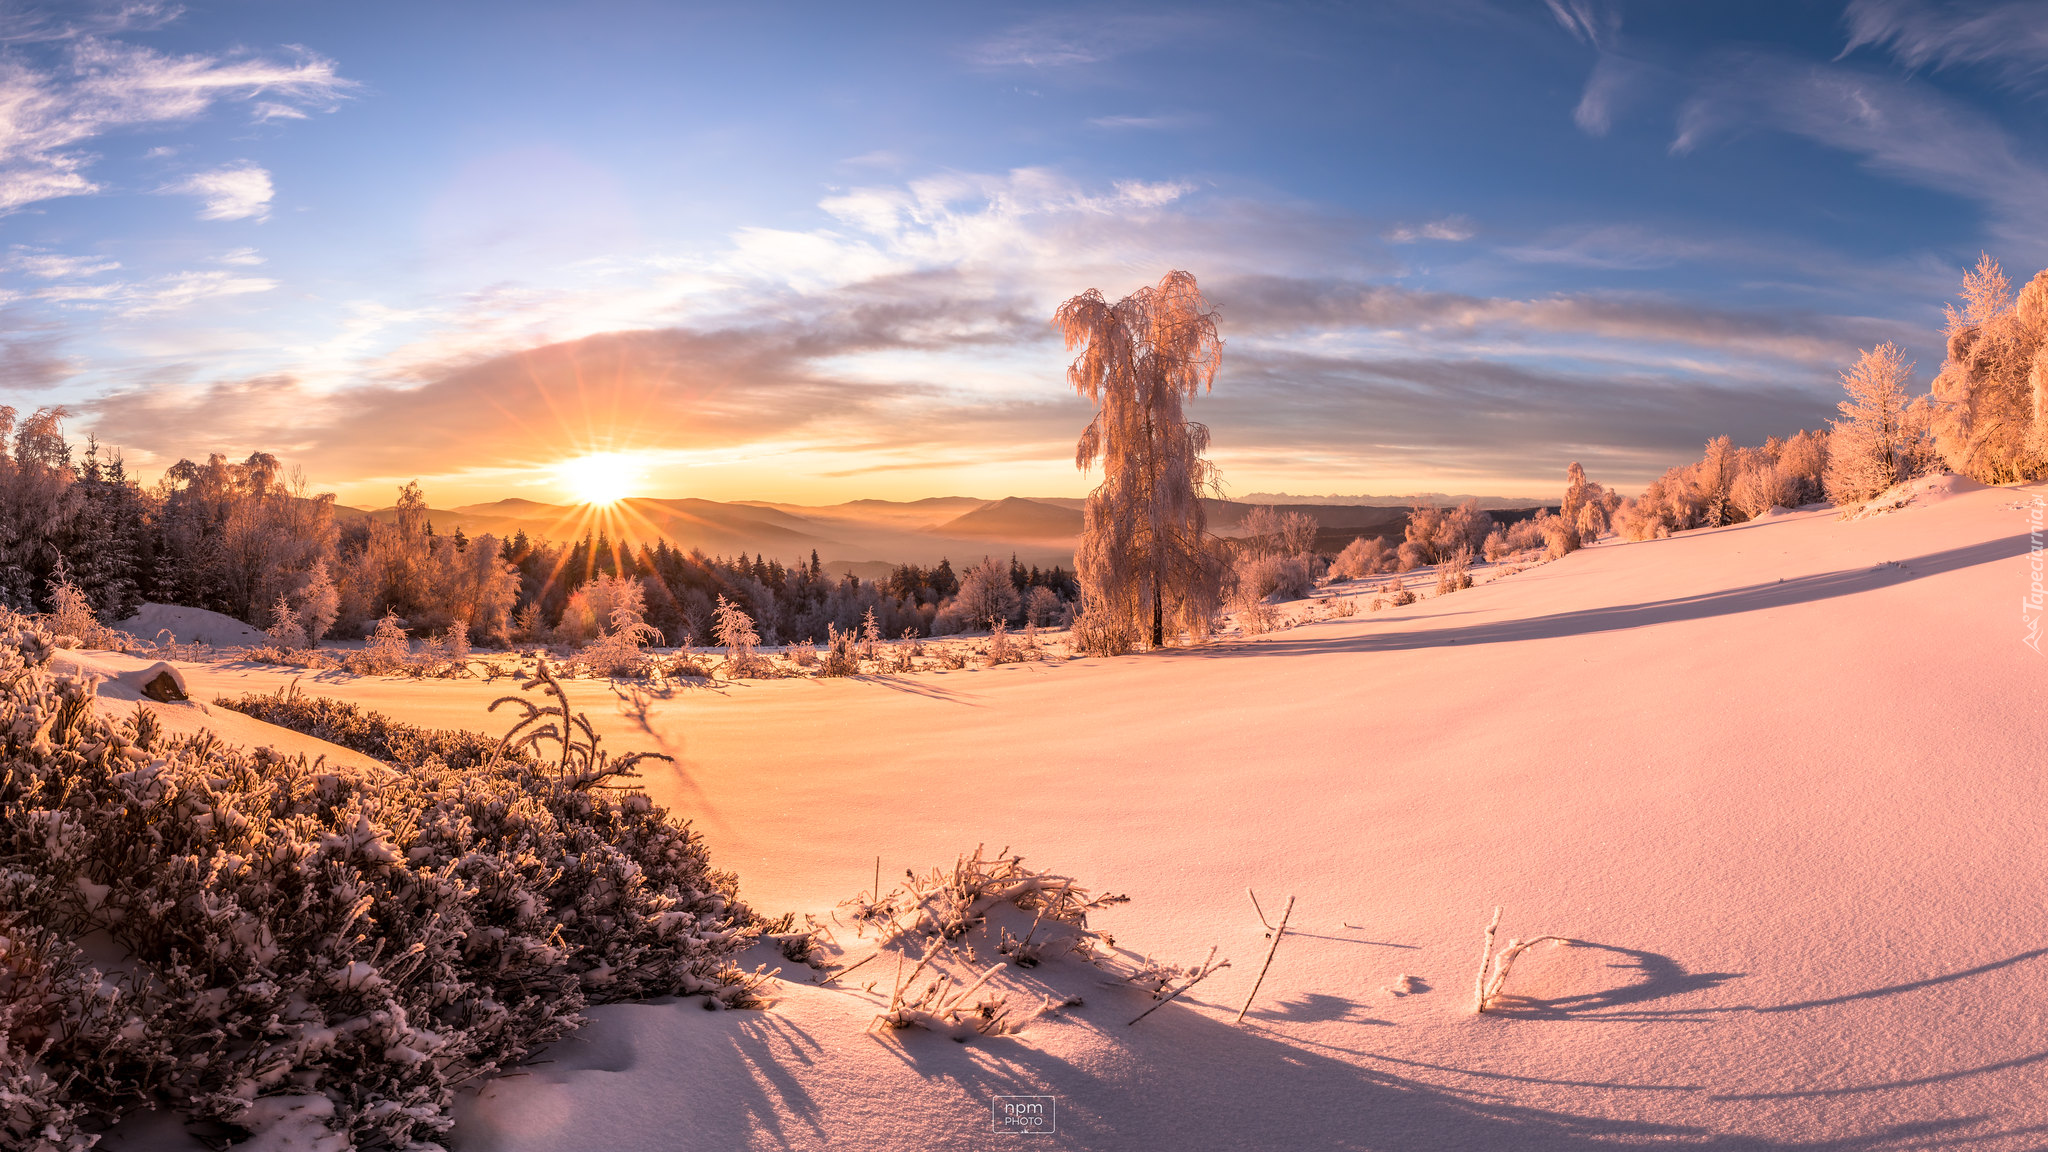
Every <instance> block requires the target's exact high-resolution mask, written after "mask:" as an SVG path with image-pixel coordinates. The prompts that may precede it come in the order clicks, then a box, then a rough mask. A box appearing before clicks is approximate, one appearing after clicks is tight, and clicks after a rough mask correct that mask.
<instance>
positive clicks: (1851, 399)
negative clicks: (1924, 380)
mask: <svg viewBox="0 0 2048 1152" xmlns="http://www.w3.org/2000/svg"><path fill="white" fill-rule="evenodd" d="M1912 374H1913V366H1912V365H1911V364H1909V363H1907V362H1906V357H1905V354H1904V353H1902V352H1900V351H1899V347H1898V345H1896V344H1891V343H1884V344H1880V345H1878V346H1877V347H1875V348H1872V349H1870V350H1869V351H1867V352H1865V353H1863V355H1862V356H1861V357H1860V358H1859V359H1858V360H1857V361H1856V365H1855V367H1853V368H1851V369H1849V370H1848V371H1847V372H1844V373H1842V387H1843V389H1844V390H1845V391H1846V392H1847V393H1848V395H1847V396H1846V397H1845V398H1844V399H1843V400H1842V402H1841V404H1840V405H1839V407H1840V408H1841V411H1842V418H1841V419H1839V420H1836V421H1835V422H1834V433H1833V434H1832V435H1830V436H1829V437H1828V462H1827V490H1828V498H1829V499H1831V500H1833V501H1834V502H1835V503H1837V504H1848V503H1853V502H1855V501H1858V500H1868V499H1870V498H1871V497H1872V496H1875V495H1877V494H1878V493H1880V492H1882V491H1884V490H1885V489H1887V488H1890V487H1891V486H1892V485H1894V484H1897V483H1898V482H1899V481H1901V480H1906V479H1909V478H1911V477H1912V476H1914V475H1915V474H1917V473H1918V472H1919V471H1921V470H1923V469H1924V468H1925V467H1926V466H1927V465H1928V464H1929V463H1930V461H1929V459H1928V456H1929V454H1930V451H1929V449H1930V446H1929V444H1928V442H1927V441H1928V435H1927V433H1928V422H1929V412H1928V409H1927V407H1926V406H1925V405H1924V404H1919V403H1915V402H1914V401H1913V399H1912V398H1911V397H1910V396H1909V395H1908V394H1907V392H1906V383H1907V381H1908V380H1910V379H1911V378H1912Z"/></svg>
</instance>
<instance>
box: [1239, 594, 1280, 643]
mask: <svg viewBox="0 0 2048 1152" xmlns="http://www.w3.org/2000/svg"><path fill="white" fill-rule="evenodd" d="M1280 619H1281V617H1280V611H1279V609H1277V608H1274V607H1273V606H1272V605H1271V604H1268V603H1266V602H1265V601H1264V600H1256V601H1253V602H1252V603H1250V604H1246V605H1244V606H1243V607H1241V608H1239V609H1238V610H1237V626H1238V627H1239V628H1241V629H1243V630H1244V632H1245V634H1246V635H1248V636H1263V635H1265V634H1266V633H1268V632H1271V631H1273V630H1274V629H1276V628H1278V627H1280Z"/></svg>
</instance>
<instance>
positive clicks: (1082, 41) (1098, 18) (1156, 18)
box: [966, 11, 1217, 71]
mask: <svg viewBox="0 0 2048 1152" xmlns="http://www.w3.org/2000/svg"><path fill="white" fill-rule="evenodd" d="M1216 27H1217V21H1216V20H1215V19H1214V18H1212V17H1208V16H1204V15H1202V14H1199V13H1192V12H1181V13H1171V14H1169V13H1159V14H1149V13H1133V12H1124V13H1116V12H1108V13H1104V12H1097V11H1089V12H1087V13H1085V14H1084V13H1076V12H1067V13H1057V14H1052V15H1047V16H1043V17H1040V18H1038V19H1035V20H1030V21H1026V22H1024V23H1022V24H1017V25H1014V26H1012V27H1010V28H1007V29H1005V30H1003V31H1002V32H1000V33H997V34H996V35H994V36H991V37H988V38H987V39H984V40H981V41H979V42H977V43H975V44H973V45H971V46H969V47H968V49H967V52H966V55H967V59H968V60H969V61H970V62H972V63H974V64H976V65H979V66H981V67H983V68H992V69H1018V68H1024V69H1031V70H1033V71H1058V70H1070V69H1077V68H1085V67H1088V66H1091V65H1095V64H1103V63H1107V62H1109V61H1111V60H1114V59H1117V58H1118V57H1121V56H1127V55H1131V54H1133V53H1139V52H1146V51H1150V50H1152V49H1154V48H1157V47H1159V46H1161V45H1164V44H1168V43H1173V42H1176V41H1183V40H1187V39H1190V38H1194V37H1200V36H1206V35H1209V34H1211V33H1213V32H1214V30H1215V28H1216Z"/></svg>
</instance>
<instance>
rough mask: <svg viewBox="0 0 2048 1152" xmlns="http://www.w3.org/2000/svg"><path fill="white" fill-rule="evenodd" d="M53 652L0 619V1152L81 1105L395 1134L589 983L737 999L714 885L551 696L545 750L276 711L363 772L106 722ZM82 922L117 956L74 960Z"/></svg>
mask: <svg viewBox="0 0 2048 1152" xmlns="http://www.w3.org/2000/svg"><path fill="white" fill-rule="evenodd" d="M50 654H51V643H50V638H49V637H48V636H47V634H40V633H34V632H27V633H23V632H16V633H13V634H11V635H8V636H6V637H4V638H0V734H4V735H0V907H4V908H6V909H7V910H8V912H7V915H8V918H9V922H8V924H7V927H6V929H5V932H4V935H5V937H6V940H7V943H6V944H5V945H4V948H5V952H6V956H5V962H4V963H0V972H4V975H0V983H4V985H5V986H4V988H0V1005H6V1004H8V1002H10V1001H12V1002H15V1003H18V1004H20V1005H25V1006H26V1007H25V1008H22V1009H19V1010H17V1009H16V1008H15V1007H13V1006H7V1007H0V1013H7V1018H6V1023H5V1038H6V1041H7V1043H6V1046H5V1048H4V1049H0V1085H4V1086H5V1088H6V1089H7V1092H6V1094H5V1095H0V1130H4V1129H8V1128H12V1129H13V1130H14V1131H13V1132H10V1133H9V1135H10V1137H12V1136H14V1135H15V1133H18V1132H20V1131H21V1125H22V1124H23V1123H24V1117H26V1118H27V1122H29V1123H31V1124H34V1125H47V1126H48V1131H46V1132H42V1133H41V1134H40V1135H39V1134H38V1133H36V1132H30V1133H29V1135H28V1138H27V1139H26V1140H25V1141H23V1140H17V1139H13V1138H10V1139H8V1140H6V1141H5V1144H6V1146H7V1147H9V1148H14V1147H37V1146H39V1145H38V1143H37V1141H38V1140H41V1141H45V1143H43V1144H41V1145H40V1146H42V1147H49V1148H67V1149H68V1148H82V1147H84V1146H85V1144H86V1143H87V1141H85V1140H82V1139H80V1138H79V1136H78V1133H77V1132H76V1129H75V1126H76V1124H77V1122H78V1121H79V1120H80V1119H81V1118H90V1119H91V1120H92V1121H94V1122H95V1123H97V1122H100V1121H104V1120H107V1119H111V1118H112V1117H113V1116H114V1115H116V1114H118V1113H119V1112H121V1111H124V1110H126V1109H129V1108H134V1107H167V1108H173V1109H175V1110H176V1111H178V1112H179V1113H181V1114H183V1115H184V1116H186V1117H188V1118H191V1119H195V1120H200V1121H206V1122H211V1123H217V1124H221V1125H227V1126H229V1127H228V1128H227V1131H228V1132H230V1133H232V1132H234V1131H236V1129H237V1127H240V1128H245V1129H247V1128H253V1127H256V1126H260V1125H261V1124H263V1123H265V1122H266V1121H267V1119H268V1117H269V1115H270V1114H271V1113H273V1112H275V1111H276V1110H277V1109H278V1107H279V1105H278V1104H275V1103H263V1101H278V1100H281V1099H289V1098H292V1097H307V1096H311V1097H314V1098H315V1099H317V1100H319V1101H320V1104H319V1105H318V1108H317V1109H316V1111H320V1112H324V1113H325V1114H326V1115H327V1116H328V1117H329V1123H330V1125H331V1127H332V1128H333V1129H334V1130H335V1131H336V1132H337V1133H338V1134H341V1135H344V1136H346V1138H347V1139H348V1140H349V1141H352V1142H353V1143H354V1144H355V1145H356V1146H358V1147H363V1148H387V1147H388V1148H407V1147H415V1146H417V1145H418V1143H419V1142H421V1141H431V1140H437V1139H439V1138H441V1137H442V1135H443V1133H445V1132H446V1130H447V1128H448V1126H449V1115H448V1108H449V1106H450V1104H451V1103H452V1101H453V1098H454V1093H455V1090H456V1087H457V1086H458V1085H460V1084H462V1083H464V1082H467V1081H473V1080H475V1079H477V1078H479V1077H483V1076H488V1075H491V1074H492V1073H494V1072H497V1071H500V1070H503V1069H506V1068H509V1067H511V1066H513V1065H515V1064H517V1063H518V1062H519V1061H521V1060H522V1059H524V1058H525V1057H526V1056H527V1055H528V1054H529V1053H531V1052H532V1050H533V1049H534V1048H535V1047H536V1046H538V1045H541V1044H545V1043H547V1042H548V1041H550V1040H553V1039H555V1038H556V1037H558V1036H560V1035H561V1034H562V1033H563V1032H564V1031H566V1030H567V1029H570V1028H573V1027H575V1026H576V1025H577V1024H578V1023H579V1021H580V1015H579V1013H580V1011H581V1009H582V1008H583V1006H584V1005H586V1004H588V1003H592V1002H598V1001H605V1000H617V999H627V998H634V997H643V996H657V995H671V994H690V993H704V994H709V995H711V996H713V997H714V998H718V999H721V1000H724V1001H739V1000H742V999H744V998H745V997H746V996H747V994H748V993H747V988H748V982H747V978H746V977H745V975H744V974H742V973H739V972H738V971H737V970H736V969H735V968H734V967H733V965H732V963H731V956H732V954H733V953H734V952H735V951H736V950H737V949H738V948H739V947H741V946H742V945H744V944H745V943H746V942H747V941H748V940H749V939H750V938H751V927H752V924H753V923H754V917H753V916H752V913H751V912H749V911H748V910H747V908H746V907H745V906H744V905H742V904H740V903H739V902H738V900H737V899H736V896H735V891H734V882H733V879H732V877H731V876H730V875H727V874H723V873H718V872H714V871H712V870H711V869H710V867H709V862H708V860H707V859H706V856H705V853H704V849H703V845H702V842H701V840H699V839H698V837H697V836H696V834H695V833H694V832H693V831H691V830H690V828H689V827H688V825H686V824H679V823H676V822H675V821H673V820H671V819H670V818H669V816H668V814H667V813H666V812H665V811H663V810H662V809H660V808H658V807H656V806H655V805H653V804H652V803H651V802H649V801H648V799H647V798H646V797H645V796H644V795H641V794H637V793H623V794H607V793H604V792H601V791H597V790H594V789H593V788H592V787H591V785H594V784H598V783H601V782H603V780H604V779H605V777H606V776H608V775H611V774H613V773H614V772H615V770H616V769H618V768H620V767H621V766H623V767H626V768H627V769H630V767H631V764H630V760H631V759H632V758H630V757H629V758H627V761H622V762H612V761H610V760H609V759H608V757H606V756H604V755H603V754H600V753H598V752H597V751H596V747H595V741H594V738H591V737H590V736H589V735H588V728H587V725H581V724H578V723H576V721H577V720H579V719H580V718H577V717H570V716H568V715H567V714H566V710H563V711H561V712H550V711H546V710H536V711H539V712H541V713H542V714H543V715H544V716H545V717H546V718H547V719H549V720H550V721H553V720H556V719H559V720H561V721H562V723H561V724H560V725H559V726H556V727H553V728H552V729H550V730H549V731H551V732H552V733H567V735H566V736H563V737H559V739H560V742H561V744H562V750H561V755H560V756H559V757H554V756H544V755H543V753H545V752H546V751H547V749H546V748H545V747H543V746H542V745H541V743H539V742H536V741H534V740H531V739H525V740H522V739H519V736H520V732H521V728H526V727H528V726H529V722H530V721H531V719H532V717H528V720H527V721H522V725H521V727H520V728H515V729H514V731H513V733H511V734H508V737H507V738H506V739H505V740H500V741H488V740H485V739H483V738H482V737H476V736H472V735H469V734H455V735H451V734H445V733H422V732H420V731H419V730H417V729H405V728H404V726H401V725H396V724H392V723H391V722H389V721H385V720H384V719H383V718H382V717H379V716H376V715H375V714H374V713H369V714H365V713H360V712H357V711H355V710H354V709H352V708H351V707H350V706H348V705H342V704H336V703H334V702H326V703H323V704H314V703H311V702H307V701H305V700H303V698H302V699H301V700H299V701H296V702H294V701H279V702H278V703H277V704H276V705H275V706H274V708H273V709H272V712H273V714H274V715H279V716H284V715H287V714H290V713H294V712H300V713H312V712H316V711H317V712H319V713H322V714H323V715H324V716H325V717H326V718H327V722H326V723H325V724H324V727H325V728H326V729H327V730H329V731H333V732H335V733H336V734H337V735H343V736H348V735H350V734H354V735H357V736H360V737H362V740H361V743H364V744H368V745H374V746H376V747H378V748H379V750H380V751H383V752H385V753H387V754H391V755H393V756H394V757H395V758H399V762H398V763H397V765H396V768H395V770H393V769H382V768H377V769H366V770H359V769H354V768H348V767H333V766H329V765H326V764H324V763H320V762H308V761H307V760H306V759H305V758H304V757H287V756H284V755H281V754H279V753H277V752H274V751H272V750H270V749H267V748H257V749H253V750H244V749H240V748H232V747H228V746H226V745H223V744H222V743H221V742H220V741H219V740H218V738H216V737H214V736H213V735H211V734H210V733H201V734H199V735H196V736H187V737H176V738H166V737H165V736H164V735H163V734H162V733H161V731H159V730H157V729H156V728H155V726H154V724H153V723H150V722H147V720H146V718H148V717H149V716H151V714H150V713H147V712H145V711H141V710H139V709H138V711H137V713H136V714H135V715H134V716H131V717H122V718H119V719H109V718H107V717H104V716H102V715H100V714H99V713H98V712H96V711H95V708H94V697H93V695H92V693H93V687H94V681H93V680H92V679H91V678H87V677H77V676H68V675H60V674H57V673H54V672H53V671H52V670H51V669H50V666H49V658H50ZM555 691H556V692H557V693H558V692H559V689H558V688H557V689H555ZM556 698H557V699H559V696H558V695H557V696H556ZM521 699H523V698H521ZM544 735H545V734H544ZM486 745H487V746H488V749H486V748H485V746H486ZM421 752H423V753H424V754H423V755H421V756H420V758H419V759H417V760H411V761H408V760H406V759H404V758H403V757H410V756H411V755H413V754H415V753H421ZM464 753H467V754H468V757H469V758H468V759H467V760H466V761H464V755H463V754H464ZM477 755H483V756H486V757H487V759H485V760H484V761H482V762H480V763H479V762H478V761H477V760H476V759H475V758H474V757H475V756H477ZM451 760H456V761H464V765H465V766H463V767H453V766H451V764H450V761H451ZM87 932H103V933H105V934H106V935H107V936H108V937H109V938H111V940H112V941H113V942H114V943H115V944H116V945H118V946H119V947H121V948H122V949H123V950H124V951H125V952H126V954H127V955H126V966H127V967H128V968H129V969H130V970H131V971H130V974H129V975H127V976H125V977H122V978H120V979H118V980H115V981H105V980H102V979H101V978H100V977H99V975H98V974H97V973H92V974H89V975H86V976H81V975H80V974H79V970H80V965H79V962H78V961H77V958H76V953H75V950H74V949H71V948H70V947H68V945H69V942H70V941H71V940H72V939H75V938H76V936H77V935H80V934H84V933H87ZM31 961H32V962H31ZM24 977H26V982H24ZM38 987H41V988H42V989H44V990H43V991H37V990H36V989H37V988H38ZM24 1053H27V1054H31V1055H29V1056H28V1058H29V1059H31V1060H33V1061H34V1062H35V1064H36V1065H37V1067H36V1068H35V1069H34V1072H35V1073H46V1074H47V1077H48V1080H47V1082H44V1081H42V1080H40V1079H38V1078H37V1076H36V1075H34V1074H31V1075H29V1077H28V1079H27V1080H26V1081H24V1080H23V1078H22V1076H23V1071H24V1069H23V1068H22V1066H21V1065H20V1064H18V1063H15V1064H10V1063H9V1062H10V1061H18V1060H19V1059H20V1057H21V1055H22V1054H24ZM52 1085H54V1087H52ZM67 1113H68V1114H67Z"/></svg>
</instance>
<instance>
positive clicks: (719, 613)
mask: <svg viewBox="0 0 2048 1152" xmlns="http://www.w3.org/2000/svg"><path fill="white" fill-rule="evenodd" d="M711 634H712V636H713V637H714V638H716V639H717V641H718V643H719V644H720V645H722V646H723V647H724V648H725V664H726V667H727V668H728V669H729V670H730V671H731V672H732V674H733V675H735V676H744V675H746V674H747V673H748V672H750V671H753V670H754V666H755V664H756V663H757V662H758V661H759V660H760V657H758V656H756V655H755V654H754V648H755V647H756V646H757V645H759V644H760V643H761V636H760V633H758V632H755V631H754V618H753V617H752V616H749V615H747V614H746V613H745V612H742V611H741V610H740V606H739V605H737V604H734V603H733V602H731V601H730V600H727V599H726V598H725V597H724V596H722V595H721V596H720V597H719V598H718V607H717V608H716V609H714V610H713V613H712V619H711Z"/></svg>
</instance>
